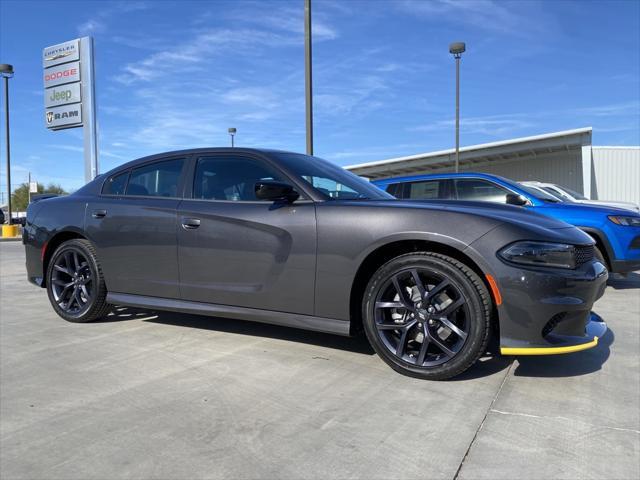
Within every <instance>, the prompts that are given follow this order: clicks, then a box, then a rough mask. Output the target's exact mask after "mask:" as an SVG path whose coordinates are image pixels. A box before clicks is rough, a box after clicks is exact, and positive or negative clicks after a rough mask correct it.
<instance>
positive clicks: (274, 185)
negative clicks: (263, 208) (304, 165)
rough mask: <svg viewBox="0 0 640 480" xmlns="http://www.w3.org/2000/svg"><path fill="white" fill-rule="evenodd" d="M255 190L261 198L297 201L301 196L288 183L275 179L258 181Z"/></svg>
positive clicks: (289, 201) (257, 196)
mask: <svg viewBox="0 0 640 480" xmlns="http://www.w3.org/2000/svg"><path fill="white" fill-rule="evenodd" d="M255 192H256V198H258V199H259V200H271V201H276V200H284V201H286V202H288V203H292V202H295V201H296V200H297V199H298V197H299V196H300V194H299V193H298V192H296V191H295V190H294V188H293V187H292V186H291V185H289V184H288V183H284V182H277V181H275V180H265V181H261V182H256V186H255Z"/></svg>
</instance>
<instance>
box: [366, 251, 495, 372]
mask: <svg viewBox="0 0 640 480" xmlns="http://www.w3.org/2000/svg"><path fill="white" fill-rule="evenodd" d="M491 308H492V307H491V298H490V296H489V292H488V291H487V288H486V286H485V285H484V283H483V282H482V280H481V279H480V277H479V276H478V275H477V274H476V273H475V272H474V271H473V270H471V269H470V268H469V267H467V266H466V265H465V264H463V263H461V262H459V261H458V260H456V259H454V258H451V257H448V256H446V255H441V254H437V253H430V252H417V253H410V254H406V255H401V256H399V257H396V258H394V259H393V260H391V261H389V262H387V263H385V264H384V265H383V266H381V267H380V268H379V269H378V271H377V272H376V273H375V274H374V275H373V277H372V278H371V280H370V282H369V284H368V286H367V288H366V290H365V295H364V301H363V324H364V330H365V333H366V335H367V338H368V339H369V342H370V343H371V345H372V347H373V348H374V350H375V351H376V353H378V355H379V356H380V357H381V358H382V359H383V360H384V361H385V362H386V363H387V364H389V365H390V366H391V367H392V368H393V369H394V370H396V371H398V372H400V373H402V374H404V375H408V376H411V377H416V378H424V379H430V380H444V379H447V378H451V377H454V376H456V375H459V374H460V373H462V372H464V371H465V370H466V369H467V368H469V367H470V366H471V365H472V364H473V363H474V362H475V361H476V360H477V359H478V358H479V357H480V355H481V354H482V353H483V352H484V351H485V350H486V347H487V342H488V339H489V331H490V326H491Z"/></svg>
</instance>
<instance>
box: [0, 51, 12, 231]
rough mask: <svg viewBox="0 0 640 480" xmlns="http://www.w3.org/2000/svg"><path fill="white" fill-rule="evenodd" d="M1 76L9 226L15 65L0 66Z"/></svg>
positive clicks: (8, 221)
mask: <svg viewBox="0 0 640 480" xmlns="http://www.w3.org/2000/svg"><path fill="white" fill-rule="evenodd" d="M0 75H2V78H4V125H5V133H6V137H7V138H6V141H7V211H8V212H7V213H8V214H9V215H8V216H9V218H8V219H7V224H9V225H11V221H12V219H11V148H10V146H9V79H10V78H11V77H13V65H9V64H7V63H1V64H0Z"/></svg>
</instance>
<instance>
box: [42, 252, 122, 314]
mask: <svg viewBox="0 0 640 480" xmlns="http://www.w3.org/2000/svg"><path fill="white" fill-rule="evenodd" d="M47 294H48V295H49V301H50V302H51V305H52V306H53V308H54V310H55V311H56V313H57V314H58V315H60V316H61V317H62V318H64V319H65V320H67V321H69V322H79V323H84V322H90V321H92V320H96V319H98V318H101V317H104V316H106V315H107V314H108V313H109V309H110V305H109V304H108V303H107V302H106V298H107V288H106V286H105V283H104V278H103V276H102V270H101V269H100V264H99V263H98V259H97V257H96V253H95V250H94V248H93V245H92V244H91V242H89V241H87V240H83V239H74V240H69V241H67V242H64V243H63V244H62V245H60V246H59V247H58V248H57V249H56V251H55V252H54V253H53V256H52V257H51V260H50V261H49V265H48V267H47Z"/></svg>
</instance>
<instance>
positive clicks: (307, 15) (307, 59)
mask: <svg viewBox="0 0 640 480" xmlns="http://www.w3.org/2000/svg"><path fill="white" fill-rule="evenodd" d="M311 70H312V63H311V0H304V92H305V95H304V98H305V105H306V124H307V155H313V81H312V75H311Z"/></svg>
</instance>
